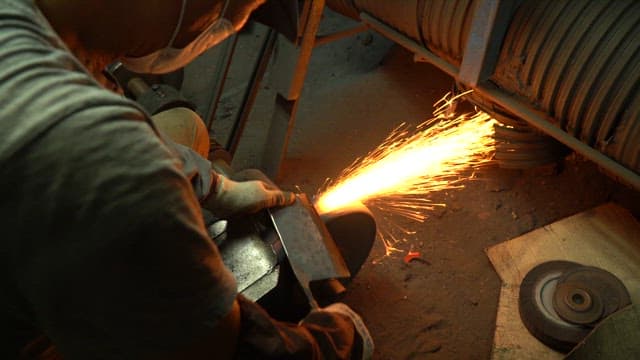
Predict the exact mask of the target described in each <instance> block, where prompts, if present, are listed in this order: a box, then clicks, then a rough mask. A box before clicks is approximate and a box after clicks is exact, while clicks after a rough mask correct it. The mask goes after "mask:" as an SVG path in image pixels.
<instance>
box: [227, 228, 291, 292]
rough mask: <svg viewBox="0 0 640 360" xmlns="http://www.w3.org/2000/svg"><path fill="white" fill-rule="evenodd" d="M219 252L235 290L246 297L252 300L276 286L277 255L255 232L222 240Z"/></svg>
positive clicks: (277, 271)
mask: <svg viewBox="0 0 640 360" xmlns="http://www.w3.org/2000/svg"><path fill="white" fill-rule="evenodd" d="M220 253H221V255H222V261H223V262H224V264H225V266H226V267H227V268H228V269H229V270H231V272H232V273H233V275H234V277H235V279H236V284H237V286H238V292H239V293H242V294H243V295H244V296H245V297H247V298H249V299H250V300H253V301H255V300H258V299H259V298H260V297H262V296H263V295H265V294H266V293H267V292H269V291H270V290H272V289H273V288H275V287H276V285H277V282H278V273H279V266H278V257H277V255H276V253H275V252H274V251H273V249H272V248H271V246H269V244H267V243H266V242H265V241H263V240H262V239H261V238H260V237H259V236H258V235H257V234H250V235H248V236H243V237H239V238H234V239H233V240H230V241H225V242H224V243H223V244H222V246H221V247H220Z"/></svg>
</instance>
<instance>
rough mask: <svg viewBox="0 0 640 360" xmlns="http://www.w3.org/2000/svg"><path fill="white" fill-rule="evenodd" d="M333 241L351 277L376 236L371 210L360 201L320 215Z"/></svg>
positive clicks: (357, 269)
mask: <svg viewBox="0 0 640 360" xmlns="http://www.w3.org/2000/svg"><path fill="white" fill-rule="evenodd" d="M320 218H321V219H322V221H323V222H324V223H325V225H326V226H327V229H328V230H329V233H330V234H331V237H332V238H333V241H334V242H335V243H336V246H337V247H338V249H339V250H340V253H341V254H342V257H343V258H344V261H345V263H346V264H347V268H349V272H350V273H351V277H350V278H349V279H346V280H342V282H343V283H347V282H349V281H350V279H353V278H354V277H355V276H356V274H357V273H358V271H360V268H361V267H362V265H363V264H364V262H365V261H366V260H367V257H369V253H370V252H371V248H372V247H373V242H374V240H375V238H376V231H377V230H376V221H375V219H374V217H373V214H372V213H371V211H370V210H369V209H368V208H367V207H366V206H364V205H363V204H361V203H357V204H352V205H350V206H348V207H345V208H342V209H339V210H335V211H332V212H328V213H324V214H321V215H320Z"/></svg>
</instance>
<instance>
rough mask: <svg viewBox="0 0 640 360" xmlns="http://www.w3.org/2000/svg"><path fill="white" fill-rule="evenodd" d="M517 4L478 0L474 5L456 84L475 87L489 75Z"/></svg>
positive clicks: (495, 0)
mask: <svg viewBox="0 0 640 360" xmlns="http://www.w3.org/2000/svg"><path fill="white" fill-rule="evenodd" d="M519 3H520V1H513V0H508V1H505V0H481V1H479V2H478V3H477V4H476V8H475V13H474V14H473V21H472V22H471V30H470V31H469V37H468V39H467V44H466V46H465V50H464V56H463V58H462V64H461V65H460V74H459V79H460V81H462V82H463V83H465V84H468V85H470V86H476V85H478V84H479V83H481V82H483V81H485V80H487V79H488V78H489V77H490V76H491V74H493V71H494V70H495V67H496V64H497V62H498V57H499V55H500V49H501V47H502V42H503V41H504V36H505V34H506V33H507V28H508V26H509V21H511V16H512V15H513V13H514V12H515V10H516V8H517V6H518V5H519Z"/></svg>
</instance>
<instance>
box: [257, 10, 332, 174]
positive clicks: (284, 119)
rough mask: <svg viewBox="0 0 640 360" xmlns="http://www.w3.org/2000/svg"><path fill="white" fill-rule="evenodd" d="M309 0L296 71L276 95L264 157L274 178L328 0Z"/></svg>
mask: <svg viewBox="0 0 640 360" xmlns="http://www.w3.org/2000/svg"><path fill="white" fill-rule="evenodd" d="M309 1H310V5H308V6H309V15H308V16H307V21H306V22H305V26H304V32H303V34H302V38H301V41H300V46H299V47H298V48H297V49H296V51H295V53H296V57H297V59H296V62H295V67H294V70H293V71H294V74H293V77H292V78H291V81H290V82H289V83H288V86H287V89H285V90H281V91H284V93H279V94H277V96H276V104H275V105H276V107H275V109H274V112H273V116H272V118H271V128H270V129H269V135H268V137H267V142H266V144H265V152H264V156H263V158H262V168H263V170H264V171H265V173H266V174H267V175H269V176H270V177H271V178H273V179H277V178H278V176H279V175H280V164H281V163H282V160H283V159H284V157H285V155H286V153H287V148H288V146H289V138H290V137H291V132H292V130H293V125H294V124H295V117H296V112H297V109H298V99H299V98H300V93H301V92H302V87H303V86H304V79H305V77H306V76H307V70H308V67H309V61H311V53H312V51H313V48H314V46H315V40H316V35H317V33H318V28H319V27H320V22H321V20H322V13H323V11H324V5H325V0H309Z"/></svg>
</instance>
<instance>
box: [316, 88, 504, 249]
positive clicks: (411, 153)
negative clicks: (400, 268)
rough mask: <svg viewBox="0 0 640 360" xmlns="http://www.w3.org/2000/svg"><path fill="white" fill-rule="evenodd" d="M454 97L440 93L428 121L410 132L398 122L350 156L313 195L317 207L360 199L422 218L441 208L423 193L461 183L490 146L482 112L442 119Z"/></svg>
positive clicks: (489, 123) (489, 132) (487, 120)
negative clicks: (365, 150)
mask: <svg viewBox="0 0 640 360" xmlns="http://www.w3.org/2000/svg"><path fill="white" fill-rule="evenodd" d="M461 95H464V94H461ZM461 95H459V96H461ZM459 96H458V97H459ZM458 97H455V98H449V97H448V96H445V97H444V98H443V99H441V100H440V101H439V102H438V103H436V104H435V106H436V108H437V109H436V111H435V113H434V116H435V117H434V118H433V119H431V120H428V121H426V122H424V123H422V124H420V125H419V126H418V127H417V128H416V130H415V131H412V132H410V131H409V130H408V129H407V126H406V125H404V124H403V125H400V126H399V127H398V128H396V129H395V130H394V131H393V132H392V133H391V134H390V135H389V136H388V137H387V139H386V140H385V141H384V142H383V143H382V145H380V146H379V147H378V148H377V149H376V150H374V151H373V152H371V153H370V154H369V155H367V156H366V157H365V158H363V159H358V160H356V161H355V162H354V163H353V164H352V165H351V166H350V167H349V168H348V169H346V170H345V171H344V172H343V174H342V175H341V176H340V177H339V178H338V179H337V180H336V181H334V182H333V183H331V184H330V185H329V186H328V187H327V188H326V189H325V190H324V191H323V192H322V193H321V195H320V196H318V198H317V199H318V200H317V201H316V208H317V209H318V211H319V212H320V213H327V212H330V211H333V210H337V209H340V208H344V207H346V206H349V205H350V204H352V203H354V202H362V203H365V204H367V205H374V206H376V207H381V208H383V210H385V212H386V211H391V212H394V213H397V214H400V215H403V216H405V217H408V218H410V219H413V220H418V221H423V220H424V219H425V218H426V215H425V210H432V209H433V207H434V206H444V204H435V203H433V202H431V201H430V200H429V198H428V194H429V193H431V192H434V191H441V190H447V189H452V188H459V187H461V185H460V181H461V180H463V179H464V178H465V176H463V174H464V173H465V172H469V169H470V168H473V167H475V166H477V165H480V164H483V163H485V162H487V161H489V160H490V156H489V155H490V154H491V153H492V151H493V150H494V146H493V145H494V140H493V125H494V123H495V120H493V119H492V118H491V117H490V116H489V115H488V114H486V113H483V112H477V113H475V114H464V115H461V116H458V117H457V118H454V119H448V117H447V114H446V113H447V111H448V109H449V108H450V105H451V104H452V102H453V101H455V100H456V99H457V98H458ZM385 243H386V242H385Z"/></svg>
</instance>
